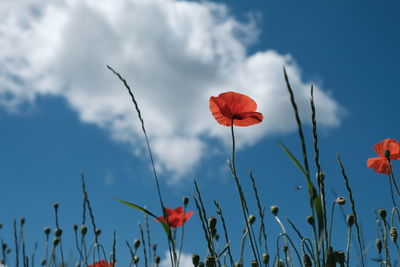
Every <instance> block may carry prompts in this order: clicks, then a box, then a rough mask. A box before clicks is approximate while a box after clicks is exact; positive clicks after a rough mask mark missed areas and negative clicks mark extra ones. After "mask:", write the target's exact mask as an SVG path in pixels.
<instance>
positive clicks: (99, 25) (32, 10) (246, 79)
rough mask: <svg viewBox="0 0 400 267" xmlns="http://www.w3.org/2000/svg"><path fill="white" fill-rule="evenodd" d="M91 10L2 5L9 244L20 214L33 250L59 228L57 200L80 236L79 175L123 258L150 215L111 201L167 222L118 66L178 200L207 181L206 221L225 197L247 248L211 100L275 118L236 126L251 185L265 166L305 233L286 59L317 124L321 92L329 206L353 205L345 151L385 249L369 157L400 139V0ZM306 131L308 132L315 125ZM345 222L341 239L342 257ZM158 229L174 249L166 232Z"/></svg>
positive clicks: (0, 107) (68, 231)
mask: <svg viewBox="0 0 400 267" xmlns="http://www.w3.org/2000/svg"><path fill="white" fill-rule="evenodd" d="M81 2H82V3H81V4H78V1H63V0H60V1H34V0H29V1H22V0H20V1H14V2H12V3H11V2H2V3H1V4H0V15H1V16H0V17H1V19H0V36H2V38H1V39H0V48H1V51H3V52H2V53H1V55H0V123H1V129H2V130H1V135H0V136H1V138H0V147H1V148H2V149H1V150H0V162H2V164H0V166H1V168H0V177H1V178H0V179H1V181H2V186H1V187H0V200H1V201H0V203H1V204H0V207H1V210H2V216H1V217H0V220H1V223H3V224H4V225H5V226H4V228H3V229H2V230H1V232H0V234H1V236H2V237H4V238H5V239H6V240H10V242H11V236H10V233H11V226H12V220H13V219H14V218H17V219H18V218H21V217H25V218H26V219H27V234H26V236H27V239H28V240H29V241H31V246H33V243H34V242H35V241H36V240H38V241H39V242H40V241H41V240H43V236H42V233H41V232H42V228H43V227H44V226H47V225H49V226H52V227H54V217H53V212H52V204H53V203H54V202H59V203H60V219H61V225H62V227H63V228H65V239H66V242H68V239H69V238H71V237H72V225H73V224H75V223H77V224H79V223H80V221H81V198H82V197H81V188H80V173H81V172H84V173H85V175H86V179H87V187H88V191H89V197H90V199H91V201H92V204H93V206H94V212H95V216H96V218H97V224H98V225H99V227H100V228H102V229H103V232H104V235H103V236H102V238H103V242H104V243H105V244H106V246H108V247H111V243H110V240H111V237H112V231H113V230H114V229H116V230H117V235H118V236H119V239H120V244H119V251H121V252H119V254H120V257H121V259H120V262H121V263H122V262H126V261H127V260H128V253H127V250H126V248H125V247H124V244H123V241H124V240H125V239H127V240H131V239H133V238H136V237H138V236H139V233H138V231H137V227H136V223H137V221H142V219H143V218H142V215H141V214H140V213H139V212H136V211H134V210H130V209H129V208H127V207H124V206H122V205H121V204H119V203H116V202H115V201H113V200H112V199H111V197H118V198H121V199H125V200H128V201H132V202H135V203H138V204H141V205H143V206H144V205H146V206H148V207H149V209H151V210H152V211H154V212H155V213H160V210H159V205H158V200H157V195H156V191H155V187H154V182H153V179H152V172H151V169H150V165H149V161H148V155H147V153H146V150H145V147H144V139H143V136H142V133H141V131H140V125H139V121H138V120H137V117H136V115H135V112H134V108H133V106H132V104H131V102H130V100H129V97H128V95H127V93H126V91H125V89H124V88H123V86H122V84H121V83H120V82H119V81H118V80H117V79H116V78H115V77H114V76H113V75H112V74H111V73H110V72H109V71H108V70H107V69H106V68H105V65H106V64H110V65H111V66H113V67H114V68H116V69H117V70H118V71H120V72H121V74H122V75H123V76H125V77H126V78H127V80H128V82H129V83H130V84H131V85H132V86H133V88H134V90H135V94H136V96H137V99H138V102H139V105H140V107H141V109H142V112H143V117H144V120H145V123H146V126H147V130H148V132H149V137H150V142H151V144H152V146H153V150H154V152H155V156H156V163H157V169H158V171H159V174H160V178H161V189H162V192H163V195H164V199H165V200H166V203H167V204H166V205H168V206H171V207H176V206H178V205H181V198H182V196H185V195H188V196H191V195H192V193H193V183H192V182H193V179H196V180H197V181H198V183H199V186H200V189H201V190H202V192H203V194H204V198H205V199H206V202H207V204H208V205H207V206H208V209H209V210H210V212H209V214H212V213H213V212H214V209H213V205H212V201H213V200H214V199H216V200H218V201H219V202H220V204H221V206H222V208H223V210H224V213H225V214H226V216H227V218H229V219H228V221H229V223H230V225H229V227H230V232H231V236H232V240H233V242H232V244H233V245H232V246H233V248H234V249H235V251H238V244H239V239H240V232H241V229H242V228H243V225H242V224H241V220H242V219H241V214H240V213H238V208H239V206H238V205H239V201H238V196H237V194H236V192H235V188H234V184H233V181H232V179H231V177H230V174H229V170H228V167H227V166H226V159H227V158H228V157H229V155H230V147H229V145H230V133H229V128H226V127H223V126H220V125H218V124H216V123H215V121H214V120H213V118H212V117H211V114H210V113H209V111H208V98H209V97H210V96H211V95H214V96H215V95H218V94H219V93H221V92H224V91H228V90H235V91H239V92H242V93H245V94H248V95H249V96H251V97H253V98H254V99H255V100H256V101H257V103H258V105H259V109H260V111H261V112H263V114H264V117H265V120H264V122H263V123H262V124H260V125H257V126H254V127H249V128H245V129H238V143H239V146H240V149H239V151H238V154H237V161H238V169H239V173H240V175H241V178H242V180H243V183H244V187H245V188H246V190H248V191H246V192H248V195H249V197H250V198H251V193H250V185H249V183H248V179H247V174H248V172H249V170H250V169H252V170H253V172H254V174H255V177H256V179H257V183H258V185H259V190H260V192H261V198H262V200H263V203H264V204H265V205H266V207H269V206H270V205H273V204H276V205H279V207H280V209H281V211H280V214H281V216H282V219H283V220H285V219H286V217H288V218H290V219H292V220H293V221H295V222H296V223H297V224H298V225H299V226H300V227H301V228H303V229H304V232H306V233H307V231H309V229H308V228H307V225H305V224H304V218H305V217H306V216H307V215H309V214H308V212H309V209H308V204H307V203H308V202H307V192H306V190H300V191H296V190H294V189H293V186H294V185H304V178H303V177H302V176H301V174H300V173H299V172H298V170H297V169H296V168H295V167H294V166H293V165H292V163H291V162H290V160H289V159H288V158H287V157H286V156H285V154H284V153H283V152H282V151H281V150H280V148H279V147H278V145H277V142H276V139H280V140H282V141H283V142H284V143H285V144H287V146H288V147H290V148H291V149H292V150H293V151H294V152H295V153H296V154H297V155H299V156H300V150H299V148H300V147H299V143H298V138H297V135H296V132H295V124H294V117H293V114H292V113H291V107H290V105H289V102H288V95H287V91H286V90H285V85H284V80H283V74H282V66H283V65H285V66H286V67H287V69H288V72H289V75H290V79H291V81H292V82H293V87H294V89H295V90H297V91H296V94H297V99H298V101H299V104H300V106H301V107H304V108H303V109H302V110H303V111H304V112H303V116H304V118H305V120H306V121H307V118H308V115H309V113H308V109H309V108H308V95H309V88H310V84H311V83H313V84H314V85H315V86H316V103H317V108H318V110H317V112H318V115H317V116H318V118H319V122H318V123H319V126H320V149H321V153H322V158H321V161H322V163H323V169H324V170H325V173H326V179H327V180H326V183H327V192H328V197H329V201H328V203H331V202H332V200H333V196H332V194H331V193H330V190H331V189H334V190H335V191H337V192H338V194H340V195H344V196H346V197H347V195H346V191H345V188H344V186H343V181H342V178H341V175H340V172H339V168H338V166H337V163H336V159H335V157H336V153H337V152H339V153H340V154H341V156H342V160H343V162H344V164H345V166H346V167H347V171H348V175H349V178H350V184H351V185H352V188H353V192H354V195H355V199H356V205H357V207H358V211H359V213H360V217H361V220H362V224H363V227H364V232H365V239H366V243H367V245H371V246H372V247H371V248H370V249H369V251H368V255H369V256H370V257H375V256H376V252H375V250H374V248H373V242H374V240H375V235H376V233H375V217H374V214H373V209H374V208H381V207H384V208H388V209H389V208H390V207H391V205H390V197H389V191H388V181H387V178H386V177H385V176H384V175H379V174H375V173H374V172H373V170H370V169H367V168H366V160H367V158H369V157H374V156H375V153H374V151H373V148H372V147H373V145H374V144H376V143H378V142H379V141H381V140H383V139H384V138H394V139H399V134H398V133H399V127H400V126H399V124H398V118H397V113H398V106H397V102H398V98H399V91H398V88H397V87H398V82H397V76H398V75H397V74H398V73H399V71H400V67H399V64H398V62H399V60H400V52H399V50H398V47H400V38H399V37H398V29H399V26H400V19H399V18H398V16H397V14H398V11H399V8H400V5H399V4H398V3H396V2H395V1H384V2H380V3H377V2H373V1H368V2H362V1H353V2H351V3H349V2H345V1H339V2H335V3H334V2H330V3H328V2H325V3H321V2H319V1H308V2H307V3H300V2H299V1H289V0H288V1H279V2H278V1H275V2H272V1H271V2H270V3H261V2H259V1H246V2H245V3H244V2H243V1H217V2H196V1H190V2H186V1H172V0H168V1H162V0H157V1H156V0H154V1H147V2H146V1H139V0H131V1H128V0H126V1H121V3H120V4H115V3H114V4H111V1H104V3H102V4H96V3H94V1H89V0H88V1H81ZM305 130H306V132H307V137H310V127H309V123H308V124H306V127H305ZM308 140H310V141H309V145H310V146H309V152H310V160H312V153H311V151H312V150H311V144H312V143H311V139H310V138H309V139H308ZM396 165H398V164H395V168H396V167H397V166H396ZM397 168H398V167H397ZM253 207H254V212H256V209H255V206H253ZM190 208H191V209H193V210H194V209H195V207H194V205H193V203H191V204H190ZM348 208H349V207H346V209H347V211H349V209H348ZM336 214H337V216H336V217H335V223H336V225H337V227H338V228H337V230H336V229H335V230H336V231H337V233H336V234H338V237H337V240H335V241H336V243H335V244H334V245H335V248H336V249H342V250H344V249H345V240H344V238H342V236H345V233H344V232H343V234H341V235H339V233H340V231H343V230H344V228H341V226H340V224H341V223H342V221H341V217H340V216H339V213H336ZM266 223H267V227H268V230H269V231H270V232H269V233H270V244H269V245H270V246H273V242H272V240H274V239H275V238H274V237H275V236H276V235H277V234H278V231H279V229H278V226H277V225H276V223H275V222H274V221H273V218H272V216H269V215H268V218H267V221H266ZM151 227H152V230H153V231H154V234H153V239H157V242H158V243H159V244H160V253H161V254H162V255H164V250H165V244H163V243H164V241H165V240H164V238H163V237H162V236H161V229H159V228H160V227H159V226H158V225H157V224H155V223H153V224H152V225H151ZM288 228H289V227H288ZM199 229H200V223H199V220H198V218H197V217H196V214H195V216H194V217H193V218H192V219H191V221H190V222H189V223H188V224H187V230H186V231H187V233H190V234H188V235H187V236H188V237H190V238H187V239H186V246H185V249H184V251H185V252H186V253H192V252H197V253H200V254H201V255H202V256H205V253H206V244H205V243H201V242H199V240H202V239H201V238H202V233H201V232H200V230H199ZM155 236H157V237H155ZM71 242H72V240H71ZM71 242H70V243H71ZM221 246H222V245H221ZM354 255H355V254H354Z"/></svg>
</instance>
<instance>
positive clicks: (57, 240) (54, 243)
mask: <svg viewBox="0 0 400 267" xmlns="http://www.w3.org/2000/svg"><path fill="white" fill-rule="evenodd" d="M59 243H60V238H58V237H55V238H54V239H53V246H55V247H56V246H57V245H58V244H59Z"/></svg>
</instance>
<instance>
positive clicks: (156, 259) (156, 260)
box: [154, 256, 161, 264]
mask: <svg viewBox="0 0 400 267" xmlns="http://www.w3.org/2000/svg"><path fill="white" fill-rule="evenodd" d="M154 261H155V262H156V264H159V263H160V261H161V258H160V256H156V257H155V258H154Z"/></svg>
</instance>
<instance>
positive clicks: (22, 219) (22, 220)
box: [20, 218, 25, 226]
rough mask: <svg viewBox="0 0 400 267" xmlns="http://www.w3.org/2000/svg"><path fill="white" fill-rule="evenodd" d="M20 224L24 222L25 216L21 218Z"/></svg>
mask: <svg viewBox="0 0 400 267" xmlns="http://www.w3.org/2000/svg"><path fill="white" fill-rule="evenodd" d="M20 224H21V226H22V225H24V224H25V218H21V221H20Z"/></svg>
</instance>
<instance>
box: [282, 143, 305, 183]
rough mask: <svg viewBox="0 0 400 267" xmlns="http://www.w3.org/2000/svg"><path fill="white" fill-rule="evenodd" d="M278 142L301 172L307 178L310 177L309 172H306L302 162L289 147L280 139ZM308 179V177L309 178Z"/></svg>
mask: <svg viewBox="0 0 400 267" xmlns="http://www.w3.org/2000/svg"><path fill="white" fill-rule="evenodd" d="M278 144H279V146H280V147H281V148H282V149H283V151H285V152H286V154H287V155H288V157H289V158H290V159H291V160H292V161H293V163H294V164H295V165H296V166H297V167H298V168H299V169H300V170H301V172H302V173H303V174H304V175H305V176H306V178H309V177H308V173H307V172H306V170H305V169H304V168H303V166H301V164H300V162H299V161H298V160H297V159H296V157H295V156H294V155H293V154H292V153H291V152H290V151H289V149H287V147H286V146H285V145H284V144H282V143H281V141H279V140H278ZM307 180H308V179H307Z"/></svg>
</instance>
